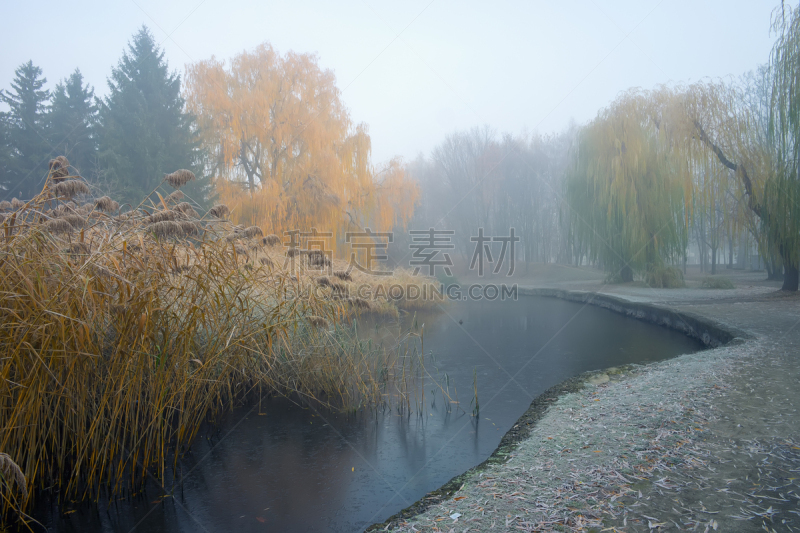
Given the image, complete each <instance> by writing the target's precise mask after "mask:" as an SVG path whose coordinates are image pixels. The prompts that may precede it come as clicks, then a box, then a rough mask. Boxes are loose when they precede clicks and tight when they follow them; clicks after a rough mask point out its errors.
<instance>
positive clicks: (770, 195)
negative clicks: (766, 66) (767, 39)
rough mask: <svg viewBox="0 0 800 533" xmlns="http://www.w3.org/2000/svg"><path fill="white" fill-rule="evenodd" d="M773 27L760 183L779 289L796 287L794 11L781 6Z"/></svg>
mask: <svg viewBox="0 0 800 533" xmlns="http://www.w3.org/2000/svg"><path fill="white" fill-rule="evenodd" d="M781 7H782V8H783V9H782V11H781V12H780V13H779V14H778V16H776V17H775V21H774V25H773V28H774V29H775V30H776V31H777V32H778V40H777V42H776V43H775V46H774V48H773V49H772V55H771V57H770V68H771V70H772V72H773V86H772V101H771V106H770V120H769V140H770V142H771V145H772V146H773V147H774V152H775V161H776V165H775V172H774V174H773V175H771V176H770V177H769V179H768V180H767V181H766V184H765V187H764V200H763V208H762V213H761V219H762V221H763V222H764V225H765V226H766V228H767V232H768V234H769V239H768V240H769V242H771V243H775V244H776V246H777V248H778V252H779V253H780V255H781V257H782V259H783V268H784V284H783V289H784V290H791V291H796V290H797V289H798V281H800V279H798V278H799V276H798V266H800V265H799V264H798V263H800V175H798V172H800V168H799V167H800V9H792V8H790V7H788V6H783V5H782V6H781Z"/></svg>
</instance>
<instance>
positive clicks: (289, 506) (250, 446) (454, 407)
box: [34, 297, 702, 533]
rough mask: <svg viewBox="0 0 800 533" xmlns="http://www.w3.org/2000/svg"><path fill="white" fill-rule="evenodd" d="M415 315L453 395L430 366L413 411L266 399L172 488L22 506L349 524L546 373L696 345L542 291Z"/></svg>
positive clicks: (459, 448) (507, 412)
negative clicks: (329, 407)
mask: <svg viewBox="0 0 800 533" xmlns="http://www.w3.org/2000/svg"><path fill="white" fill-rule="evenodd" d="M416 319H417V321H418V323H424V324H425V326H424V331H425V333H424V349H425V354H426V368H427V369H428V371H429V372H431V373H432V374H433V375H434V376H438V381H440V382H441V383H443V384H444V383H446V382H449V384H450V398H451V399H452V401H455V400H456V395H457V396H458V401H459V402H460V403H458V404H455V403H450V400H448V399H446V398H445V397H443V395H442V394H441V392H436V393H434V392H433V384H432V383H431V382H430V380H429V381H427V382H426V387H425V402H424V406H425V407H424V411H423V412H417V410H415V409H413V401H412V411H414V412H411V413H408V412H405V413H399V412H398V411H397V410H390V409H387V410H383V411H380V412H378V413H375V412H359V413H356V414H350V415H344V414H340V413H333V412H329V411H322V410H319V409H314V408H303V407H300V406H297V405H294V404H292V403H291V402H289V401H287V400H270V401H269V402H263V403H262V404H261V406H260V407H259V406H258V405H254V406H250V407H247V408H242V409H237V410H235V411H234V412H232V413H230V414H229V415H228V416H226V417H225V420H224V421H223V422H222V424H221V425H220V426H218V427H217V428H216V429H215V430H214V431H213V432H210V434H209V432H206V433H205V434H202V435H200V436H199V437H198V439H197V440H196V441H195V443H194V444H193V446H192V449H191V453H190V454H189V455H188V456H187V457H186V458H185V459H184V460H183V461H182V465H181V471H180V472H179V473H178V475H177V476H176V477H177V478H178V479H176V480H168V483H169V484H173V485H174V486H175V487H176V488H175V489H174V492H173V494H172V495H171V496H167V497H164V495H163V494H164V493H163V491H162V490H161V489H160V488H159V487H157V486H155V485H152V486H149V487H148V488H147V490H146V491H145V493H144V494H142V495H140V496H137V497H134V498H126V499H121V500H119V501H117V502H114V503H110V504H109V503H108V502H101V503H100V504H98V505H95V504H91V505H90V504H82V505H80V506H76V507H71V508H69V509H59V508H58V507H57V505H56V504H55V503H53V502H45V501H40V502H39V504H38V508H37V509H36V510H35V513H34V516H35V517H36V518H37V519H38V520H39V521H41V522H42V523H43V524H45V525H47V526H48V529H49V530H51V531H109V532H110V531H131V530H134V531H145V532H161V531H164V532H167V531H169V532H173V531H186V532H195V531H234V530H235V531H237V532H242V533H244V532H248V531H348V532H349V531H362V530H363V529H365V528H366V527H368V526H369V525H370V524H372V523H375V522H381V521H383V520H385V519H387V518H388V517H389V516H391V515H393V514H394V513H396V512H398V511H399V510H401V509H403V508H405V507H407V506H408V505H410V504H412V503H413V502H414V501H416V500H418V499H419V498H421V497H423V496H424V495H425V494H426V493H427V492H429V491H431V490H434V489H436V488H438V487H440V486H441V485H443V484H444V483H446V482H447V481H449V480H450V479H451V478H453V477H454V476H456V475H458V474H461V473H462V472H464V471H466V470H468V469H469V468H471V467H473V466H475V465H477V464H479V463H481V462H482V461H484V460H485V459H486V458H487V457H488V456H489V455H490V454H491V453H492V452H493V451H494V449H495V448H496V447H497V445H498V443H499V442H500V439H501V437H502V436H503V435H504V434H505V432H506V431H508V430H509V428H511V427H512V426H513V424H514V423H515V422H516V420H517V419H518V418H519V417H520V416H521V415H522V414H523V413H524V412H525V411H526V409H527V408H528V406H529V405H530V403H531V401H532V399H533V398H534V397H536V396H537V395H538V394H540V393H542V392H543V391H545V390H546V389H548V388H549V387H551V386H553V385H555V384H557V383H559V382H561V381H563V380H565V379H567V378H569V377H571V376H574V375H577V374H580V373H582V372H585V371H587V370H595V369H601V368H606V367H610V366H619V365H624V364H628V363H646V362H652V361H659V360H663V359H667V358H670V357H674V356H676V355H679V354H683V353H688V352H694V351H697V350H699V349H701V348H702V345H700V344H699V343H698V342H696V341H694V340H693V339H690V338H688V337H686V336H684V335H681V334H679V333H677V332H674V331H671V330H667V329H663V328H660V327H657V326H654V325H651V324H647V323H644V322H641V321H637V320H635V319H631V318H627V317H624V316H621V315H619V314H616V313H613V312H611V311H608V310H605V309H601V308H597V307H594V306H590V305H583V304H578V303H573V302H567V301H563V300H558V299H552V298H537V297H521V298H520V299H519V300H518V301H505V302H499V301H495V302H459V303H454V304H450V305H448V306H446V308H445V311H444V312H442V313H437V314H436V315H432V314H429V315H418V316H417V317H416ZM398 329H399V328H398ZM445 374H446V376H447V378H445ZM473 380H476V381H477V390H478V400H479V402H480V412H479V415H478V416H473V410H472V405H471V401H472V400H473V397H474V392H473ZM65 513H68V514H65Z"/></svg>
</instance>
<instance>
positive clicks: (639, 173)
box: [566, 93, 688, 281]
mask: <svg viewBox="0 0 800 533" xmlns="http://www.w3.org/2000/svg"><path fill="white" fill-rule="evenodd" d="M645 101H646V99H642V98H640V95H637V94H635V93H629V94H627V95H624V96H623V97H621V98H620V99H618V100H617V101H616V102H614V103H613V104H612V105H611V106H610V107H608V108H606V109H605V110H603V111H602V112H601V113H600V114H599V116H598V117H597V118H596V119H595V120H594V121H592V122H591V123H590V124H589V125H587V126H586V127H585V128H584V129H583V131H582V132H581V133H580V135H579V138H578V142H577V147H576V149H575V151H574V160H573V166H572V168H571V169H569V170H568V172H567V177H566V191H567V202H568V204H569V208H570V217H571V226H572V228H573V231H574V237H575V238H576V239H578V240H579V241H581V242H584V243H586V244H588V246H589V249H590V255H591V257H592V258H593V259H599V260H600V261H601V262H602V264H603V265H604V266H605V268H606V270H607V271H609V272H611V273H612V277H615V276H619V277H620V278H621V279H622V280H623V281H630V280H632V279H633V273H634V272H642V273H643V272H645V271H647V270H649V269H653V268H656V267H661V266H662V265H663V264H664V261H665V260H670V259H675V258H676V257H678V256H680V255H681V254H682V253H683V251H684V249H685V243H686V239H687V237H686V235H687V218H688V217H687V216H686V215H687V213H686V209H687V208H686V203H685V195H684V186H683V181H682V180H681V179H678V176H679V175H680V174H679V173H677V172H674V171H673V168H672V167H673V164H674V163H673V162H672V161H670V157H669V151H668V150H667V149H666V147H665V146H664V145H663V142H662V139H661V136H660V132H659V127H658V123H657V122H655V121H654V120H653V119H652V118H651V116H650V115H649V114H648V113H647V112H646V106H644V105H643V103H644V102H645Z"/></svg>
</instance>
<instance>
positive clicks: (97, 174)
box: [0, 27, 211, 206]
mask: <svg viewBox="0 0 800 533" xmlns="http://www.w3.org/2000/svg"><path fill="white" fill-rule="evenodd" d="M46 83H47V78H45V77H44V73H43V72H42V69H41V68H39V67H38V66H36V65H34V63H33V62H32V61H28V62H26V63H23V64H22V65H20V66H19V67H18V68H17V69H16V70H15V72H14V79H13V80H12V82H11V85H10V87H8V88H5V89H2V90H0V102H2V103H4V104H5V107H6V109H5V110H3V111H2V112H0V200H10V199H11V198H12V197H16V198H19V199H29V198H31V197H33V196H34V195H35V194H37V193H39V192H40V191H41V190H42V187H43V185H44V181H45V178H46V176H47V169H48V162H49V160H50V159H51V158H54V157H56V156H59V155H65V156H66V157H67V158H68V159H69V161H70V164H71V166H72V167H73V172H75V173H77V174H79V175H81V176H82V177H84V178H86V180H87V181H88V182H89V184H90V185H91V186H92V187H93V188H94V189H95V190H94V191H93V192H94V193H95V194H96V195H98V196H100V195H103V194H108V195H111V196H113V197H114V198H116V199H118V200H119V201H120V202H121V203H129V204H132V205H134V206H135V205H138V204H139V202H141V201H142V200H143V199H144V198H145V197H146V196H147V195H148V194H149V193H151V192H152V191H153V189H154V188H155V187H156V186H157V185H158V184H159V183H160V181H161V179H162V178H163V176H164V174H166V173H169V172H172V171H174V170H177V169H180V168H187V169H190V170H192V171H194V172H195V174H197V176H198V178H199V179H198V180H197V182H193V183H192V184H191V185H190V186H188V187H187V188H186V190H185V191H184V192H185V193H186V194H187V196H189V198H191V199H192V200H194V201H195V202H196V203H198V204H204V203H205V202H206V201H207V199H208V196H209V195H210V193H211V190H210V180H209V178H207V177H205V176H204V175H203V172H202V170H203V154H202V151H201V150H200V149H199V143H198V140H197V132H196V128H195V126H194V119H193V117H192V116H191V115H189V114H187V113H186V112H185V110H184V101H183V98H182V97H181V78H180V76H179V75H178V74H176V73H174V72H171V71H170V70H169V67H168V65H167V62H166V60H165V59H164V52H163V51H162V50H160V49H159V47H158V44H157V43H156V41H155V39H154V38H153V35H152V34H151V33H150V31H149V30H148V29H147V28H144V27H143V28H142V29H141V30H140V31H138V32H137V33H136V34H135V35H134V36H133V39H132V40H131V42H130V43H129V45H128V48H127V50H125V51H124V52H123V55H122V58H121V59H120V60H119V62H118V63H117V65H116V66H115V67H113V68H112V69H111V75H110V76H109V78H108V89H109V91H108V94H107V96H105V97H104V98H98V97H96V96H95V93H94V88H93V87H91V86H89V85H88V84H87V83H85V82H84V78H83V75H82V74H81V72H80V70H79V69H77V68H76V69H75V71H74V72H73V73H72V74H71V75H70V76H69V77H68V78H66V79H63V80H61V81H60V82H58V83H57V84H56V86H55V87H54V88H53V89H52V90H50V89H47V88H46Z"/></svg>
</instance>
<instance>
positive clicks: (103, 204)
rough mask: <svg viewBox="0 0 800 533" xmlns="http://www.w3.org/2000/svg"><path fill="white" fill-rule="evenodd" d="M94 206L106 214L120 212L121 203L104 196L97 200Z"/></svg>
mask: <svg viewBox="0 0 800 533" xmlns="http://www.w3.org/2000/svg"><path fill="white" fill-rule="evenodd" d="M94 206H95V207H96V208H97V209H99V210H100V211H105V212H106V213H110V212H112V211H119V203H118V202H117V201H115V200H112V199H111V198H109V197H108V196H102V197H100V198H98V199H97V200H95V202H94Z"/></svg>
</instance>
